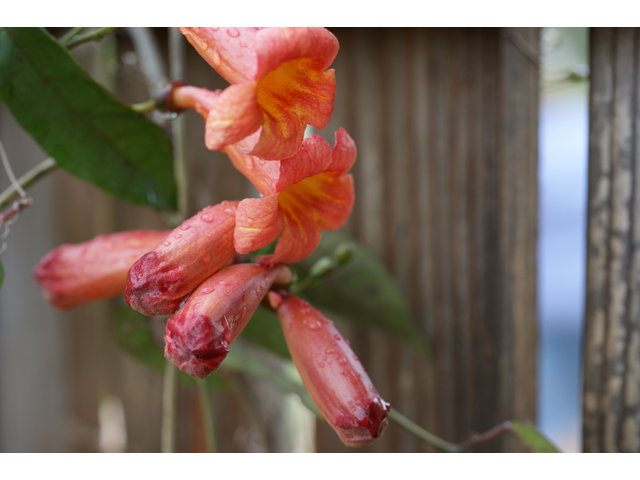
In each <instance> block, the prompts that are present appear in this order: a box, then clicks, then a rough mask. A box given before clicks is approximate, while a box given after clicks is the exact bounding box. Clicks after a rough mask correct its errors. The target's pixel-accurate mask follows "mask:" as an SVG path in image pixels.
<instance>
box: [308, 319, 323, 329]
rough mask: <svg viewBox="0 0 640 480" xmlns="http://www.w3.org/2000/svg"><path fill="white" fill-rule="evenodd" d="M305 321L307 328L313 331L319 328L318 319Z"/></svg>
mask: <svg viewBox="0 0 640 480" xmlns="http://www.w3.org/2000/svg"><path fill="white" fill-rule="evenodd" d="M305 323H306V325H307V327H308V328H309V330H313V331H318V330H320V327H322V324H321V323H320V322H318V321H312V322H305Z"/></svg>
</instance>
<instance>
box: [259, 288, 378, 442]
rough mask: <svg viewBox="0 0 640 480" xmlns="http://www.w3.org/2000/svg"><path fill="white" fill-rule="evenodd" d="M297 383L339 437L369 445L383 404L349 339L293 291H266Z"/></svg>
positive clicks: (374, 434) (376, 434) (375, 433)
mask: <svg viewBox="0 0 640 480" xmlns="http://www.w3.org/2000/svg"><path fill="white" fill-rule="evenodd" d="M269 300H270V302H271V304H272V305H273V306H274V307H276V308H277V309H278V315H279V316H280V321H281V323H282V330H283V332H284V337H285V339H286V341H287V346H288V347H289V352H290V353H291V358H292V359H293V362H294V363H295V365H296V367H297V369H298V372H299V373H300V376H301V377H302V382H303V383H304V386H305V387H306V388H307V391H308V392H309V395H311V398H312V399H313V401H314V402H315V404H316V406H317V407H318V409H319V410H320V411H321V412H322V415H323V416H324V418H325V419H326V420H327V422H328V423H329V425H331V427H332V428H333V429H334V430H335V431H336V433H337V434H338V436H339V437H340V440H342V442H343V443H344V444H345V445H347V446H350V447H362V446H366V445H370V444H372V443H373V442H374V441H375V440H376V439H378V438H379V437H380V435H382V432H383V431H384V429H385V428H386V426H387V423H388V420H387V416H388V413H389V404H388V403H387V402H385V401H384V400H383V399H382V398H381V397H380V395H379V394H378V392H377V391H376V389H375V387H374V386H373V384H372V383H371V380H370V379H369V376H368V375H367V372H366V371H365V370H364V367H363V366H362V364H361V363H360V361H359V360H358V358H357V357H356V356H355V355H354V353H353V351H352V350H351V347H350V346H349V342H348V341H347V340H346V339H345V338H344V337H342V336H341V335H340V332H338V330H337V329H336V328H335V326H334V325H333V322H332V321H330V320H328V319H327V318H325V317H324V315H322V313H320V312H319V311H318V310H317V309H315V308H313V307H312V306H311V305H309V303H307V302H306V301H304V300H301V299H299V298H297V297H296V296H294V295H288V296H286V297H284V298H283V297H282V296H280V295H279V294H277V293H275V292H270V293H269Z"/></svg>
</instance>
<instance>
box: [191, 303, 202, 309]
mask: <svg viewBox="0 0 640 480" xmlns="http://www.w3.org/2000/svg"><path fill="white" fill-rule="evenodd" d="M201 306H202V304H201V303H196V304H195V305H194V306H193V308H200V307H201Z"/></svg>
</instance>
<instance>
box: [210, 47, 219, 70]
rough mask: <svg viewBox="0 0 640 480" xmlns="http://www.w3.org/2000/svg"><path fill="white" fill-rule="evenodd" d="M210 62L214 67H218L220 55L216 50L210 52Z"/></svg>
mask: <svg viewBox="0 0 640 480" xmlns="http://www.w3.org/2000/svg"><path fill="white" fill-rule="evenodd" d="M211 60H212V61H213V63H214V64H215V65H216V66H219V65H220V63H221V62H220V53H218V51H217V50H216V49H214V50H213V51H212V52H211Z"/></svg>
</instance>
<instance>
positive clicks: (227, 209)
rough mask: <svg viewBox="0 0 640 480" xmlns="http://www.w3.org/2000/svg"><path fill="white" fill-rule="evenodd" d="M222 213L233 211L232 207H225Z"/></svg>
mask: <svg viewBox="0 0 640 480" xmlns="http://www.w3.org/2000/svg"><path fill="white" fill-rule="evenodd" d="M224 213H233V208H225V209H224Z"/></svg>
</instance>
